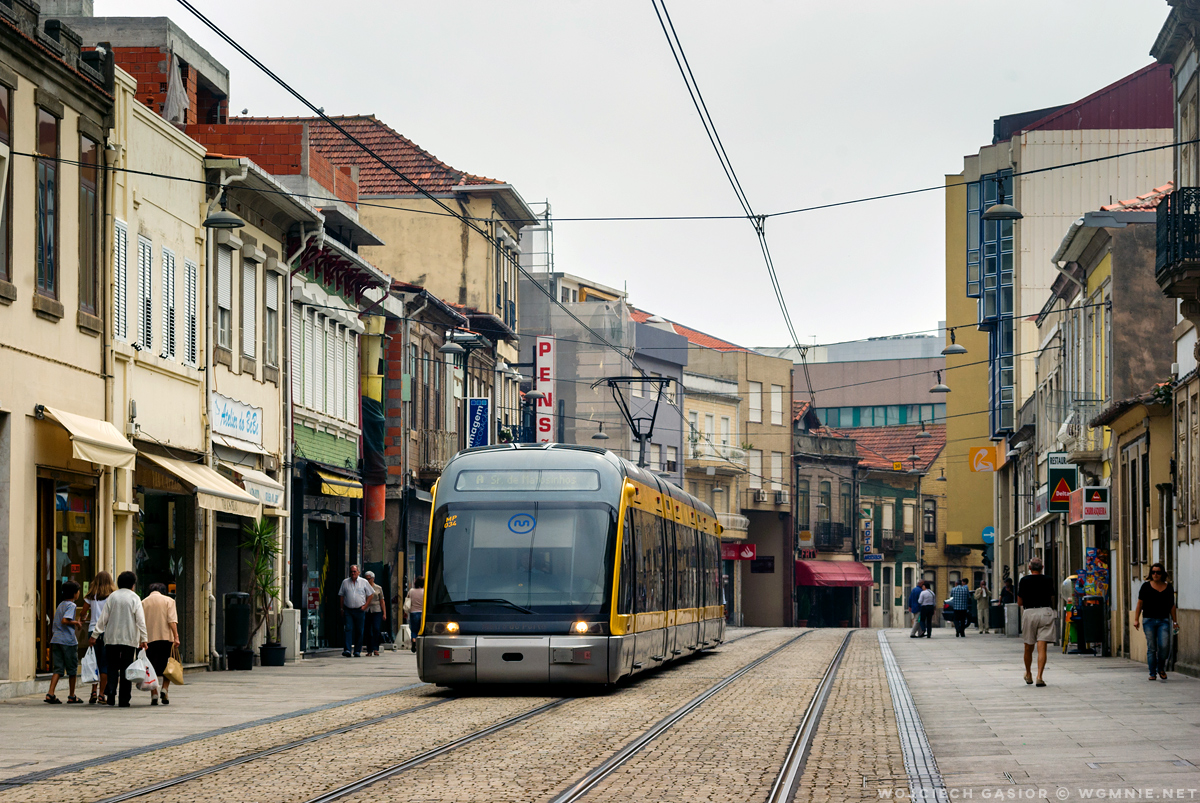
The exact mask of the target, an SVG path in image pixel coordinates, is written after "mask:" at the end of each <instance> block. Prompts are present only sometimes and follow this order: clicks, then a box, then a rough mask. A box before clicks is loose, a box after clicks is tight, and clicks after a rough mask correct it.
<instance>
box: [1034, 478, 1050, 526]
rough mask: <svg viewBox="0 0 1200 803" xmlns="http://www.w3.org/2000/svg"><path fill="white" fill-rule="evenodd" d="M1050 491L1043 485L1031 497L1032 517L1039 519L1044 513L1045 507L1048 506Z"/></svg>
mask: <svg viewBox="0 0 1200 803" xmlns="http://www.w3.org/2000/svg"><path fill="white" fill-rule="evenodd" d="M1049 497H1050V491H1049V489H1047V488H1046V486H1045V485H1043V486H1041V487H1040V488H1038V489H1037V493H1035V494H1034V495H1033V517H1034V518H1035V519H1037V518H1041V516H1042V514H1043V513H1045V512H1046V506H1047V505H1048V504H1049Z"/></svg>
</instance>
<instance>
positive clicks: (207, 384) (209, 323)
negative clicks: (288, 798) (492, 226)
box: [200, 165, 249, 669]
mask: <svg viewBox="0 0 1200 803" xmlns="http://www.w3.org/2000/svg"><path fill="white" fill-rule="evenodd" d="M248 172H249V170H248V168H247V167H246V166H245V165H243V166H242V169H241V172H239V173H233V174H230V175H228V176H227V175H225V171H224V170H222V171H221V179H220V183H219V185H218V189H217V193H216V194H215V195H214V196H213V199H212V201H210V202H209V204H208V208H207V209H205V212H204V219H205V220H207V219H208V216H209V215H211V214H212V212H213V210H214V209H216V208H217V204H218V203H219V202H220V199H221V196H222V195H223V194H224V192H225V188H226V187H227V186H229V185H230V184H233V183H234V182H236V181H243V180H245V178H246V175H247V173H248ZM214 248H215V246H214V244H213V238H212V229H205V230H204V260H205V262H206V263H207V264H206V265H205V266H204V315H205V321H206V323H205V327H206V331H207V333H208V334H207V338H206V340H205V344H204V346H205V348H204V399H203V400H202V402H201V406H200V424H201V427H202V429H203V432H204V444H203V447H204V454H205V455H206V456H207V457H208V464H209V467H211V468H214V469H215V468H216V465H217V457H216V453H215V452H214V451H213V445H212V422H211V421H210V420H209V417H208V410H209V407H210V404H211V400H212V385H213V371H214V370H215V365H216V360H215V359H214V357H213V349H214V348H215V346H216V342H217V338H216V326H215V325H214V322H213V309H214V308H215V304H214V293H215V287H214V285H215V284H216V282H215V281H214V276H213V271H214V270H215V266H216V262H217V261H216V259H214V253H215V251H214ZM204 529H205V532H206V534H207V535H208V538H207V539H205V541H206V549H205V570H206V571H207V572H208V579H207V581H206V584H207V585H208V661H209V666H210V668H212V669H216V668H217V667H218V666H220V660H221V655H220V653H218V652H217V595H216V590H215V588H214V587H213V585H214V584H213V580H214V578H213V574H214V571H215V566H216V561H217V518H216V514H215V513H213V512H212V511H211V510H206V511H205V512H204Z"/></svg>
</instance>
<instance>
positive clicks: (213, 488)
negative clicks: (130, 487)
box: [141, 452, 262, 519]
mask: <svg viewBox="0 0 1200 803" xmlns="http://www.w3.org/2000/svg"><path fill="white" fill-rule="evenodd" d="M141 456H142V457H143V458H145V459H146V460H149V461H150V462H151V463H153V464H154V465H156V466H158V467H159V468H160V469H162V470H163V471H165V472H167V473H168V474H170V475H171V476H173V477H175V479H177V480H179V481H180V482H182V483H183V484H184V485H185V486H187V487H188V488H189V489H190V490H192V491H193V492H194V493H195V494H196V503H197V504H198V505H200V507H202V508H204V509H205V510H215V511H217V512H218V513H232V514H233V515H235V516H248V517H250V518H253V519H256V518H258V517H259V515H260V513H261V511H262V505H261V504H259V501H258V500H257V499H255V498H254V497H253V496H251V495H250V494H248V493H246V492H245V491H243V490H242V489H241V488H239V487H237V486H236V485H234V484H233V483H232V482H230V481H229V480H227V479H225V478H224V477H222V476H221V475H220V474H218V473H217V472H215V471H213V470H212V469H211V468H209V467H208V466H206V465H204V464H203V463H185V462H184V461H182V460H173V459H172V458H170V457H158V456H157V455H152V454H146V453H144V452H143V453H142V455H141Z"/></svg>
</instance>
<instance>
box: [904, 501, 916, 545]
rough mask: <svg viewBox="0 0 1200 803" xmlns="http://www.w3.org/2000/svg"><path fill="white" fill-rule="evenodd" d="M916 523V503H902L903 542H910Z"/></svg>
mask: <svg viewBox="0 0 1200 803" xmlns="http://www.w3.org/2000/svg"><path fill="white" fill-rule="evenodd" d="M916 523H917V503H916V502H905V503H904V540H905V541H910V542H911V541H912V540H913V533H914V528H915V526H916Z"/></svg>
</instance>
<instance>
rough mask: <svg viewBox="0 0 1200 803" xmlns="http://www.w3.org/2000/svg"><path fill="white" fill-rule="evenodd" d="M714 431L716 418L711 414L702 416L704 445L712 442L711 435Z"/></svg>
mask: <svg viewBox="0 0 1200 803" xmlns="http://www.w3.org/2000/svg"><path fill="white" fill-rule="evenodd" d="M715 430H716V417H715V416H714V415H713V414H712V413H705V414H704V440H705V442H706V443H712V442H713V433H714V431H715Z"/></svg>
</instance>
